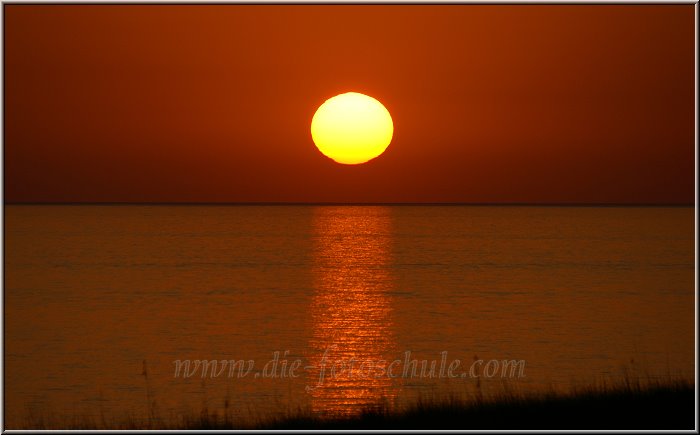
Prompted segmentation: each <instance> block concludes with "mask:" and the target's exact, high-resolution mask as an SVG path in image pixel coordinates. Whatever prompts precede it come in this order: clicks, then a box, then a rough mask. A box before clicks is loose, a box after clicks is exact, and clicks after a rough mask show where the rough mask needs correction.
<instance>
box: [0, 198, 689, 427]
mask: <svg viewBox="0 0 700 435" xmlns="http://www.w3.org/2000/svg"><path fill="white" fill-rule="evenodd" d="M693 213H694V211H693V209H692V208H631V207H629V208H622V207H621V208H617V207H609V208H593V207H459V206H449V207H436V206H425V207H420V206H418V207H409V206H377V207H369V206H368V207H355V206H338V207H335V206H261V207H253V206H221V207H205V206H202V207H199V206H180V207H177V206H176V207H169V206H7V207H6V208H5V234H4V235H5V269H4V272H5V283H4V284H5V289H4V295H5V298H4V304H5V305H4V307H5V325H4V326H5V332H4V342H5V361H4V363H5V390H4V393H5V401H6V405H5V406H6V407H5V417H6V422H7V425H8V427H9V428H15V427H26V426H27V425H31V423H28V422H31V421H37V420H39V419H41V418H45V419H48V420H50V419H51V418H59V420H60V419H61V418H65V419H70V418H72V417H73V416H78V417H81V416H90V417H91V418H96V419H104V420H105V421H107V422H109V421H111V420H113V419H117V420H118V419H120V418H123V417H124V416H131V417H132V418H149V417H150V418H152V419H159V418H160V419H163V420H167V419H172V418H176V417H177V416H178V415H181V414H182V413H189V414H191V415H198V414H199V412H201V410H202V409H205V408H206V409H208V410H209V411H210V412H221V413H223V412H228V413H231V414H233V415H234V416H235V417H236V418H244V419H249V418H255V417H264V416H266V415H270V414H274V413H279V412H285V411H287V410H290V409H296V408H297V407H301V408H303V409H310V410H312V411H313V412H316V413H320V414H331V415H337V414H348V413H353V412H357V411H358V410H359V409H362V408H365V407H368V406H372V405H375V404H380V403H381V404H384V405H387V404H388V405H390V406H401V404H404V403H407V402H411V401H412V400H415V399H416V398H417V397H418V396H422V397H426V396H432V395H441V394H448V393H452V394H455V393H460V394H476V393H478V392H479V391H482V392H483V391H485V390H490V391H499V390H502V389H504V388H511V389H512V388H518V389H520V390H523V391H528V390H532V391H541V390H548V389H567V388H570V387H571V386H572V385H576V384H588V383H594V382H601V381H605V380H614V379H619V378H620V377H621V376H630V374H632V375H639V376H643V377H647V376H649V377H663V376H669V375H671V376H683V377H685V378H687V379H691V380H693V379H694V300H695V299H694V296H695V289H694V216H693ZM275 352H279V357H278V358H277V360H278V364H277V367H276V370H275V371H274V373H275V374H276V375H277V376H276V377H272V376H269V375H270V374H272V370H271V369H272V364H270V361H273V360H274V355H275ZM406 352H411V353H410V356H408V357H407V354H406ZM442 359H445V360H446V364H447V365H449V364H451V363H453V361H456V360H458V361H459V364H460V365H459V369H458V370H455V371H454V372H453V373H454V374H459V373H462V374H467V373H468V372H469V368H470V367H476V368H477V370H476V371H475V374H476V375H480V377H479V378H478V379H477V378H476V377H473V376H471V375H469V376H466V377H465V376H456V377H446V376H441V375H440V374H439V373H438V371H439V367H440V364H441V362H442ZM492 359H494V360H497V361H502V360H517V361H524V362H525V366H524V372H523V374H524V376H511V375H510V374H508V375H507V376H506V377H505V378H503V376H502V373H499V374H498V375H494V376H492V377H487V376H486V375H488V374H489V373H484V372H483V371H481V372H480V371H479V369H480V368H483V365H476V366H474V364H475V362H476V361H478V360H481V361H484V363H488V362H489V361H491V360H492ZM176 360H181V361H185V360H191V361H192V366H191V367H190V374H192V373H194V375H192V376H190V377H185V376H184V375H183V372H181V373H180V375H179V376H178V377H176V376H175V368H176V364H175V363H174V361H176ZM194 360H218V361H221V360H245V361H248V360H253V361H254V368H253V369H252V370H251V371H250V372H249V373H248V374H247V375H245V376H241V374H242V372H241V370H237V371H236V372H234V373H233V375H232V376H229V375H230V374H231V373H230V372H229V370H228V367H227V368H226V369H225V370H224V371H223V372H221V375H220V376H214V377H212V376H211V375H210V373H208V374H207V376H206V377H204V378H203V377H202V376H201V368H200V370H199V371H198V372H193V367H194V364H195V363H194ZM296 360H298V361H299V363H297V364H298V367H297V369H296V370H293V371H292V372H293V376H292V375H290V374H289V372H288V369H289V368H290V366H291V365H292V364H293V363H294V361H296ZM410 360H416V361H417V362H420V361H422V360H426V362H428V363H430V362H431V361H436V363H437V365H438V367H437V369H436V371H435V372H433V374H434V376H432V377H430V376H428V375H429V374H430V373H429V371H425V372H424V374H425V376H421V375H420V371H419V372H418V373H417V376H404V374H405V373H404V367H407V366H408V363H407V362H408V361H410ZM350 361H354V362H355V363H354V364H356V365H355V366H354V367H357V366H359V365H361V364H363V363H364V365H363V367H364V369H365V370H366V371H365V372H364V376H362V373H358V372H357V371H354V372H352V373H350V371H349V370H345V371H343V370H340V369H341V368H342V367H343V364H345V363H347V364H348V365H349V362H350ZM380 361H385V362H386V364H385V365H382V364H383V363H381V362H380ZM392 361H399V363H398V364H397V365H395V366H394V369H395V370H394V374H397V373H398V376H391V377H390V376H378V375H376V374H377V373H378V372H377V370H374V371H373V369H372V368H373V367H374V368H375V369H379V368H380V367H384V368H385V369H386V368H388V365H389V363H390V362H392ZM332 365H335V366H336V371H335V373H334V375H333V376H331V373H330V369H331V366H332ZM283 366H286V368H287V373H286V375H285V373H284V371H283V370H282V367H283ZM266 367H267V369H268V370H267V371H265V370H264V369H265V368H266ZM239 368H240V366H239ZM492 368H493V367H492ZM217 370H219V371H220V367H219V368H218V369H217ZM409 373H410V372H409ZM492 374H493V373H492ZM518 374H520V373H518Z"/></svg>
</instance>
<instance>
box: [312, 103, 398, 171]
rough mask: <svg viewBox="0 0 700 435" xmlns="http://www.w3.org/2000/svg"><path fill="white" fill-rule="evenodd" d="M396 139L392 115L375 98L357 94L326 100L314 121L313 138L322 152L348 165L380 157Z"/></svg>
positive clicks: (317, 111)
mask: <svg viewBox="0 0 700 435" xmlns="http://www.w3.org/2000/svg"><path fill="white" fill-rule="evenodd" d="M393 135H394V123H393V122H392V121H391V115H390V114H389V111H388V110H386V108H385V107H384V106H383V105H382V103H380V102H379V101H377V100H375V99H374V98H372V97H368V96H367V95H363V94H358V93H356V92H348V93H346V94H340V95H336V96H335V97H333V98H331V99H328V100H326V102H325V103H323V104H322V105H321V107H319V108H318V110H316V114H315V115H314V118H313V120H312V121H311V137H312V138H313V140H314V143H315V144H316V147H317V148H318V149H319V151H321V152H322V153H323V154H324V155H325V156H327V157H329V158H331V159H333V160H335V161H336V162H338V163H343V164H346V165H357V164H360V163H365V162H367V161H369V160H372V159H373V158H375V157H377V156H379V155H380V154H382V153H383V152H384V151H385V150H386V148H387V147H388V146H389V143H390V142H391V138H392V136H393Z"/></svg>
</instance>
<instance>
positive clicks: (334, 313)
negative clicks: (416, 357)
mask: <svg viewBox="0 0 700 435" xmlns="http://www.w3.org/2000/svg"><path fill="white" fill-rule="evenodd" d="M390 213H391V210H390V209H389V208H387V207H371V208H368V207H357V208H356V207H319V208H318V209H317V210H316V211H315V214H314V242H315V243H314V266H313V269H314V287H315V293H314V296H313V300H312V303H311V316H312V324H313V327H312V328H313V332H312V339H311V343H310V346H309V347H310V349H311V350H312V352H313V354H312V355H310V358H309V362H310V365H311V366H313V368H312V369H311V370H310V371H309V375H310V378H309V386H308V391H309V394H310V397H311V407H312V410H313V411H314V412H316V413H319V414H322V415H329V416H341V415H353V414H357V413H360V412H362V410H365V409H372V408H375V407H377V406H380V405H385V406H386V405H391V404H392V403H393V400H394V399H395V397H396V395H397V392H398V391H397V389H398V387H397V385H396V381H397V379H392V378H390V377H389V376H387V375H386V370H385V368H386V364H387V363H388V362H390V361H391V360H392V359H394V353H395V351H396V349H395V347H396V345H395V337H394V335H393V323H392V316H391V314H392V308H391V300H390V296H389V295H388V294H387V293H388V292H389V291H390V290H391V289H392V287H393V285H394V284H393V280H392V276H391V273H390V271H389V267H388V265H389V261H390V256H391V249H390V248H391V236H392V234H391V215H390ZM351 364H352V365H351ZM382 367H384V370H383V369H382ZM321 378H322V381H321Z"/></svg>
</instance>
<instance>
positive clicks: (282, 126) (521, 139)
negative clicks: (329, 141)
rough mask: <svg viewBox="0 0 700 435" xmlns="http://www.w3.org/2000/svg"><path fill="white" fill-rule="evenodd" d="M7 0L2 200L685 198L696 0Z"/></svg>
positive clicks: (690, 163) (690, 186) (690, 181)
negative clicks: (368, 123) (342, 134)
mask: <svg viewBox="0 0 700 435" xmlns="http://www.w3.org/2000/svg"><path fill="white" fill-rule="evenodd" d="M3 7H4V32H5V34H4V81H5V82H4V141H3V148H4V177H5V178H4V190H5V191H4V195H5V201H8V202H62V201H71V202H83V201H85V202H103V201H104V202H478V203H504V202H505V203H512V202H517V203H522V202H527V203H674V204H692V203H693V202H694V151H695V143H694V6H693V5H664V6H651V5H642V6H640V5H637V6H609V5H606V6H600V5H587V6H583V5H557V6H546V5H538V6H534V5H527V6H526V5H521V6H512V5H500V6H499V5H485V6H483V5H482V6H476V5H450V6H438V5H398V6H379V5H370V6H367V5H325V6H318V5H286V6H280V5H274V6H273V5H258V6H243V5H206V6H192V5H189V6H188V5H179V6H178V5H128V6H124V5H121V6H116V5H61V6H41V5H36V6H35V5H4V6H3ZM350 91H354V92H360V93H364V94H367V95H370V96H372V97H374V98H376V99H378V100H379V101H381V102H382V103H383V104H384V106H385V107H386V108H387V109H388V110H389V112H390V113H391V116H392V118H393V123H394V137H393V141H392V142H391V144H390V145H389V148H388V149H387V150H386V152H385V153H384V154H383V155H381V156H380V157H378V158H376V159H374V160H372V161H370V162H368V163H366V164H363V165H357V166H344V165H340V164H338V163H335V162H333V161H331V160H330V159H328V158H326V157H325V156H323V155H322V154H321V153H320V152H319V151H318V150H317V149H316V147H315V146H314V143H313V141H312V139H311V133H310V124H311V119H312V117H313V115H314V112H315V111H316V109H317V108H318V107H319V106H320V105H321V104H322V103H323V102H324V101H325V100H326V99H328V98H331V97H333V96H335V95H337V94H340V93H344V92H350Z"/></svg>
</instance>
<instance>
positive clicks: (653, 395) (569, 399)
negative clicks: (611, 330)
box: [26, 378, 695, 430]
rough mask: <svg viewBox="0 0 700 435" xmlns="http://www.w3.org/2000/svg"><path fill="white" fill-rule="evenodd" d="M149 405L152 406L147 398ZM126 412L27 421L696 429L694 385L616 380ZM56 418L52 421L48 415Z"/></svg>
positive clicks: (42, 424)
mask: <svg viewBox="0 0 700 435" xmlns="http://www.w3.org/2000/svg"><path fill="white" fill-rule="evenodd" d="M150 405H151V406H152V405H153V404H152V403H150ZM147 416H148V418H146V419H143V418H135V417H132V416H127V417H125V418H122V419H120V420H118V421H109V422H107V421H105V419H104V417H101V418H95V419H89V418H72V419H63V421H61V422H60V424H58V423H59V422H57V421H49V420H47V419H41V418H35V419H28V421H27V426H26V428H28V429H49V428H50V429H124V430H130V429H196V430H207V429H224V430H225V429H688V430H692V429H695V387H694V385H693V383H691V382H689V381H682V380H674V381H664V382H661V381H646V382H644V383H641V382H640V381H639V380H638V379H637V380H635V381H631V380H630V378H626V379H624V380H623V381H622V382H619V383H617V384H615V385H606V384H603V385H596V386H587V387H583V388H574V389H572V391H571V392H569V393H565V394H564V393H554V392H550V393H538V394H521V393H518V392H513V391H506V392H502V393H498V394H495V395H492V396H490V397H483V396H481V395H476V396H474V397H471V398H462V397H458V396H455V395H451V396H446V397H444V398H441V399H429V400H428V399H423V398H419V399H418V400H417V402H415V403H414V404H412V405H408V406H405V407H403V408H401V409H393V410H392V409H390V408H389V407H388V406H379V407H378V408H375V409H372V410H367V411H366V412H364V413H362V414H360V415H357V416H353V417H346V418H323V417H320V416H318V415H316V414H313V413H311V412H310V411H308V410H305V409H301V408H299V409H296V410H290V409H288V410H287V411H285V412H284V413H282V414H281V415H270V416H257V417H255V418H253V419H248V420H246V421H243V420H240V419H238V418H237V417H236V415H235V413H234V412H233V410H231V409H230V408H229V407H228V406H225V409H224V411H223V413H221V412H220V413H217V412H212V411H210V410H209V409H208V408H207V407H206V406H205V407H203V408H202V410H201V411H200V412H199V413H193V415H184V416H183V415H180V416H174V415H173V416H170V418H161V417H158V416H155V415H153V412H152V410H151V409H149V410H148V413H147ZM50 420H53V419H50Z"/></svg>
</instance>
